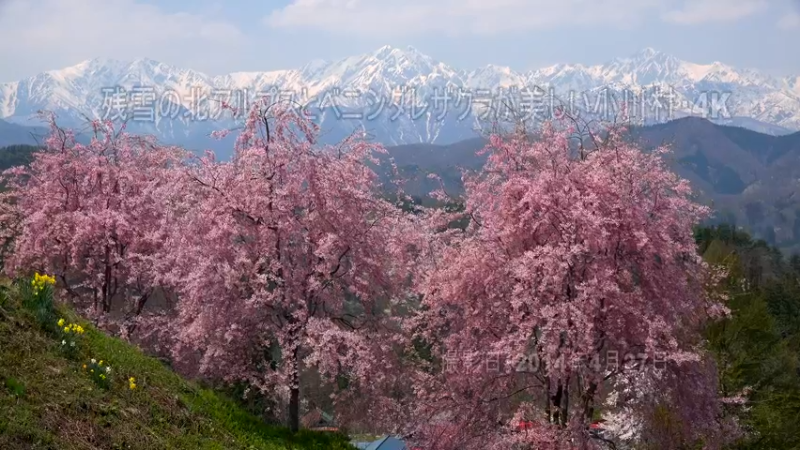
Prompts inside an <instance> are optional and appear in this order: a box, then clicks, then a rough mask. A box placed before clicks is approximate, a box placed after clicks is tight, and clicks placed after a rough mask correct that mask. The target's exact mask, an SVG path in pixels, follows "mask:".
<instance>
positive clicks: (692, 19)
mask: <svg viewBox="0 0 800 450" xmlns="http://www.w3.org/2000/svg"><path fill="white" fill-rule="evenodd" d="M766 8H767V0H686V1H685V2H684V5H683V7H682V8H679V9H675V10H672V11H668V12H666V13H664V14H663V15H662V18H663V19H664V20H665V21H667V22H672V23H676V24H681V25H696V24H699V23H706V22H730V21H735V20H738V19H741V18H744V17H747V16H750V15H752V14H755V13H758V12H761V11H763V10H765V9H766Z"/></svg>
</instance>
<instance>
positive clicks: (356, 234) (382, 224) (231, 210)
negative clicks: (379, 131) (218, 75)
mask: <svg viewBox="0 0 800 450" xmlns="http://www.w3.org/2000/svg"><path fill="white" fill-rule="evenodd" d="M267 114H269V115H267ZM317 133H318V130H317V129H316V127H315V126H314V125H313V124H312V123H311V122H310V121H309V120H308V119H306V118H305V117H302V116H300V115H298V114H296V113H294V112H292V111H291V110H287V109H281V108H279V107H278V105H274V106H270V107H266V106H265V105H264V104H263V103H259V104H256V105H255V106H254V107H253V108H252V110H250V111H249V114H248V115H247V116H246V123H245V125H244V128H243V130H242V131H241V134H240V135H239V137H238V139H237V143H236V148H235V153H234V156H233V158H232V160H231V161H230V162H219V161H216V160H215V159H214V158H213V155H210V154H207V155H206V156H204V157H202V158H199V160H198V161H197V162H196V163H195V164H190V165H188V166H187V167H186V169H185V170H184V173H183V174H182V175H181V176H180V177H178V178H177V179H176V182H175V183H173V184H172V185H171V186H170V188H169V189H170V190H171V192H167V193H164V194H163V198H164V199H165V200H164V201H165V202H166V203H167V204H170V205H171V211H172V216H171V217H170V219H169V227H170V229H171V231H170V232H169V233H168V234H169V238H168V239H167V240H166V241H165V243H164V257H163V258H161V259H160V262H159V263H158V265H157V269H156V270H157V271H158V272H160V273H161V274H162V275H161V276H160V277H159V279H158V281H159V282H160V283H164V284H165V285H168V286H171V287H173V288H174V289H176V290H177V292H178V296H179V301H178V304H177V309H178V311H177V314H178V315H177V320H176V322H174V325H175V327H174V339H175V342H174V355H175V357H176V358H177V359H178V360H179V361H180V360H181V359H191V358H196V360H197V361H198V362H199V366H198V367H199V372H200V373H202V374H205V375H210V376H213V377H216V378H220V377H221V378H224V379H227V380H229V381H244V382H246V383H248V384H249V385H250V386H251V388H254V389H260V390H261V391H263V392H264V393H267V394H271V393H274V392H275V391H277V392H278V393H280V397H281V398H282V401H283V402H286V403H288V416H289V424H290V427H291V428H292V429H293V430H296V429H298V426H299V423H298V415H299V407H300V395H301V392H300V373H301V370H303V368H309V367H313V368H315V369H316V370H319V371H320V373H322V374H323V375H327V376H329V377H330V378H331V379H333V378H334V377H337V376H347V377H349V378H350V379H363V380H371V381H372V382H375V383H379V382H380V380H379V379H378V377H380V376H381V373H382V370H386V368H387V367H385V366H388V365H391V364H392V362H391V361H392V360H393V359H394V357H393V356H392V355H394V354H395V353H396V347H398V346H399V345H400V344H401V342H399V341H400V339H399V336H400V335H399V334H395V333H391V328H390V324H387V323H386V322H387V321H389V320H390V319H391V318H392V317H393V316H394V314H392V310H393V308H396V307H397V304H396V303H397V302H398V301H399V300H402V299H403V295H404V292H405V291H406V290H407V289H408V287H409V273H411V272H412V271H413V270H414V269H415V266H414V265H413V264H412V260H413V256H414V253H415V252H414V249H415V248H417V247H419V242H421V241H419V237H420V236H422V234H421V233H420V232H419V231H418V230H420V229H421V227H420V226H418V225H416V224H415V223H414V222H413V219H412V218H411V217H410V216H407V215H405V214H404V213H403V212H402V210H401V209H399V208H398V207H397V206H395V205H394V204H393V203H391V202H389V201H386V200H384V199H383V198H382V197H381V196H380V195H379V187H380V186H379V184H378V178H377V175H376V174H375V173H374V172H373V170H372V169H371V168H370V166H369V165H368V163H369V162H370V161H373V162H375V159H374V157H373V155H374V154H376V153H378V152H381V151H384V150H382V148H380V147H379V146H377V145H374V144H370V143H368V142H365V141H362V140H360V139H357V138H356V137H351V138H349V139H346V140H344V141H343V142H341V143H340V144H338V145H336V146H318V145H316V143H315V139H316V135H317ZM222 134H224V133H222ZM395 328H397V326H396V325H395ZM396 341H397V342H396ZM376 361H382V362H381V364H375V362H376ZM370 377H372V378H370ZM284 404H285V403H284Z"/></svg>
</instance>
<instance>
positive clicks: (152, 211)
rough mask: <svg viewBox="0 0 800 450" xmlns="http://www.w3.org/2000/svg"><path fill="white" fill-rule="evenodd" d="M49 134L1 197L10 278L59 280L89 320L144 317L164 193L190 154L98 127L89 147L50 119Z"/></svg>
mask: <svg viewBox="0 0 800 450" xmlns="http://www.w3.org/2000/svg"><path fill="white" fill-rule="evenodd" d="M45 119H46V120H48V122H49V124H50V129H51V134H50V136H49V138H47V140H46V141H45V143H44V147H43V149H42V150H40V151H38V152H36V153H35V154H34V155H33V161H32V162H31V164H30V165H29V166H28V167H22V166H20V167H16V168H13V169H9V170H8V171H7V172H6V173H5V174H4V175H5V181H6V189H7V190H6V191H5V192H4V193H3V194H2V195H3V199H2V200H3V202H2V204H3V217H2V220H3V223H4V235H3V238H4V239H5V241H6V243H7V244H8V246H9V247H8V249H9V250H10V255H9V257H8V259H7V260H6V264H5V268H6V270H7V272H8V273H9V274H11V275H12V276H13V275H14V274H16V273H19V272H20V271H23V272H24V271H28V270H34V269H36V270H39V271H43V272H46V273H51V274H55V276H56V277H57V278H58V281H59V287H60V288H63V289H64V290H65V291H66V292H67V293H68V294H69V295H70V297H71V298H72V299H73V300H74V301H75V303H76V306H78V307H79V308H81V309H82V310H83V311H84V312H87V313H89V314H92V315H95V316H101V315H105V314H106V313H108V312H110V311H111V310H112V307H113V303H114V302H116V301H119V300H122V301H124V302H125V305H124V306H125V307H126V308H127V309H128V312H129V313H133V314H138V313H140V312H141V311H142V309H143V308H144V306H145V304H146V302H147V300H148V298H149V297H150V295H151V294H152V292H153V288H154V286H155V285H154V283H153V277H152V271H151V270H150V268H151V267H152V265H151V263H150V258H152V256H153V255H154V254H155V253H156V252H157V251H158V250H159V248H160V242H161V239H162V236H161V235H160V231H161V228H162V227H161V225H160V222H161V221H162V220H163V218H164V217H165V213H166V211H165V210H164V208H163V205H162V203H161V202H160V201H159V200H158V199H157V198H156V194H155V193H156V192H158V191H159V190H160V189H161V186H162V185H163V184H164V183H166V182H167V181H169V180H170V179H171V178H172V177H171V176H170V173H171V172H172V171H173V170H175V169H176V167H178V166H179V165H180V164H181V161H182V160H183V159H184V158H185V156H186V155H185V153H184V152H183V151H182V150H180V149H178V148H174V147H167V146H161V145H158V144H157V143H156V142H155V140H154V139H152V138H146V137H139V136H134V135H130V134H127V133H126V132H125V131H124V126H123V127H122V129H120V130H115V129H114V126H113V124H112V123H111V122H109V121H106V122H100V121H94V122H92V123H91V127H92V131H93V134H92V135H91V136H90V137H91V140H90V142H89V143H88V144H82V143H80V142H78V140H76V138H75V135H74V133H73V132H72V131H69V130H64V129H61V128H59V127H58V126H57V125H56V121H55V116H54V115H46V116H45Z"/></svg>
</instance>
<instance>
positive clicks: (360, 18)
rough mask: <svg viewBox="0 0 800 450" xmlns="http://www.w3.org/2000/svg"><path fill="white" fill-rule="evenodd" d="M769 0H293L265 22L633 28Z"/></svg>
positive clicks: (733, 12)
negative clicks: (652, 20) (645, 22)
mask: <svg viewBox="0 0 800 450" xmlns="http://www.w3.org/2000/svg"><path fill="white" fill-rule="evenodd" d="M765 5H766V0H680V1H679V0H557V1H552V0H405V1H403V0H292V1H291V3H290V4H289V5H288V6H286V7H284V8H282V9H278V10H275V11H273V12H272V13H270V14H269V15H267V16H266V17H265V18H264V22H265V23H266V24H267V25H269V26H271V27H275V28H294V27H306V28H314V29H320V30H324V31H329V32H336V33H342V34H361V35H376V34H377V35H382V36H383V35H413V34H417V33H424V32H439V33H445V34H449V35H463V34H484V35H489V34H506V33H508V32H513V31H521V30H532V29H542V28H556V27H566V28H565V31H566V32H567V33H568V32H569V31H568V29H569V27H572V26H574V27H579V26H581V27H584V26H587V25H594V26H597V27H601V28H602V27H615V28H618V27H629V26H635V25H637V24H639V23H641V21H642V20H643V19H646V18H648V17H659V16H660V17H661V18H662V19H663V20H665V21H671V22H677V23H682V24H689V23H700V22H707V21H721V20H736V19H739V18H742V17H744V16H747V15H749V14H753V13H755V12H757V11H759V10H760V9H762V8H763V7H764V6H765Z"/></svg>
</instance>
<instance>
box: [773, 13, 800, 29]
mask: <svg viewBox="0 0 800 450" xmlns="http://www.w3.org/2000/svg"><path fill="white" fill-rule="evenodd" d="M778 28H782V29H784V30H788V29H792V28H800V13H789V14H787V15H785V16H783V17H781V18H780V20H778Z"/></svg>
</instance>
